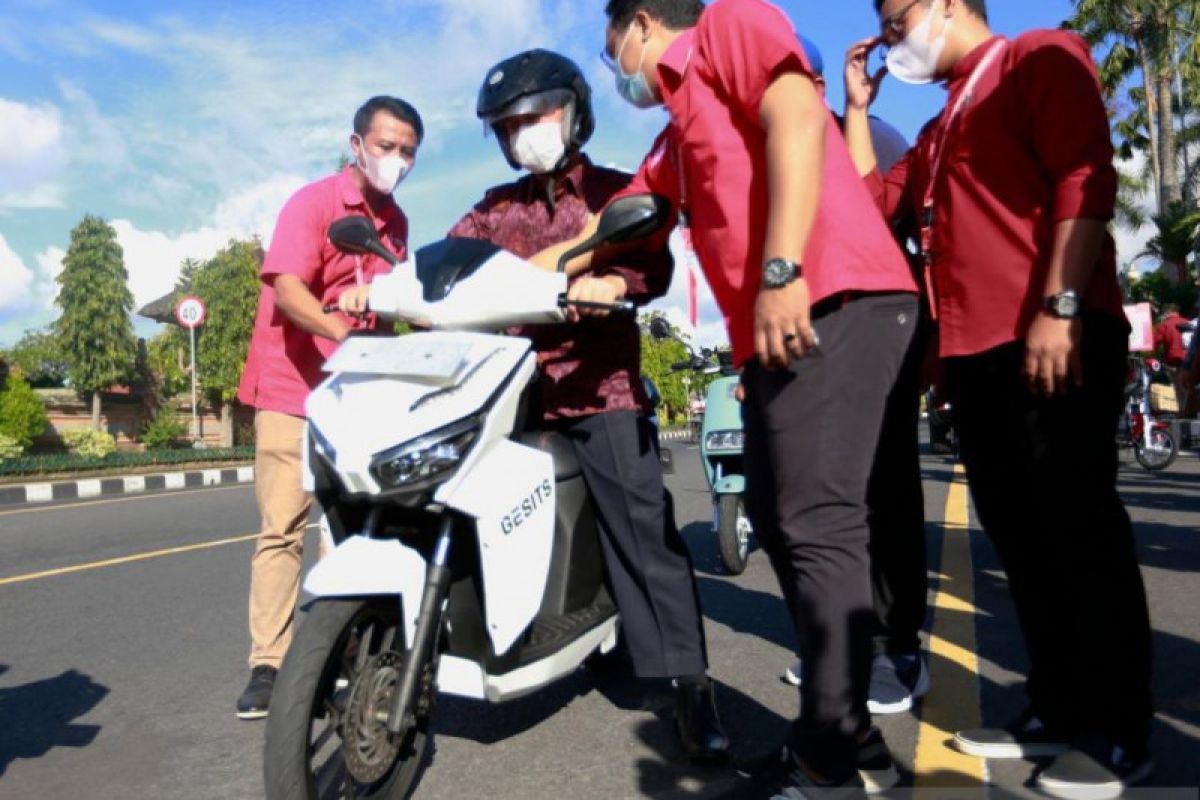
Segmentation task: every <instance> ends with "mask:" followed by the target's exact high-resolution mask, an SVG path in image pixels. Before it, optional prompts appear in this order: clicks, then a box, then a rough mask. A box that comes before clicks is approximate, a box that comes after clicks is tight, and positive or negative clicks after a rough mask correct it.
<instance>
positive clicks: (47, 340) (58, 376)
mask: <svg viewBox="0 0 1200 800" xmlns="http://www.w3.org/2000/svg"><path fill="white" fill-rule="evenodd" d="M4 357H5V359H6V360H7V361H8V363H9V364H11V365H13V366H15V367H18V368H19V369H20V370H21V372H22V373H23V374H24V376H25V379H26V380H28V381H29V385H30V386H33V387H36V388H51V387H59V386H65V385H66V381H67V362H66V361H65V360H64V359H63V354H62V348H61V347H59V343H58V338H57V336H55V334H54V331H53V329H50V328H47V329H43V330H36V331H25V334H24V335H23V336H22V337H21V338H20V340H19V341H18V342H17V343H16V344H14V345H13V346H12V347H10V348H9V349H8V350H6V351H5V352H4Z"/></svg>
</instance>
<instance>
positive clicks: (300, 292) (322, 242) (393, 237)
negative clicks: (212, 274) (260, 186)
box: [237, 96, 424, 719]
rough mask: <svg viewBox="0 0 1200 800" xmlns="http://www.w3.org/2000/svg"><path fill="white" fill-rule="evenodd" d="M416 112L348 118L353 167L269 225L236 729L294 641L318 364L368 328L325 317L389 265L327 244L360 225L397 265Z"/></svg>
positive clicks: (251, 377)
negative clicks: (371, 230)
mask: <svg viewBox="0 0 1200 800" xmlns="http://www.w3.org/2000/svg"><path fill="white" fill-rule="evenodd" d="M423 132H424V130H423V126H422V123H421V117H420V116H419V115H418V114H417V111H416V109H414V108H413V107H412V106H411V105H409V104H408V103H406V102H405V101H403V100H400V99H398V98H394V97H385V96H380V97H373V98H371V99H370V100H368V101H367V102H366V103H365V104H364V105H363V106H362V107H361V108H360V109H359V110H358V112H357V113H356V114H355V115H354V133H353V134H352V135H351V136H350V147H351V148H352V149H353V152H354V157H355V162H354V163H353V164H351V165H350V166H347V167H346V168H345V169H344V170H342V171H341V172H340V173H338V174H336V175H331V176H330V177H328V178H324V179H322V180H319V181H317V182H316V183H311V184H309V185H308V186H305V187H304V188H303V189H301V190H300V191H298V192H296V194H294V195H292V197H291V199H290V200H288V202H287V204H286V205H284V207H283V210H282V211H280V213H279V219H278V221H277V222H276V223H275V232H274V235H273V236H272V237H271V248H270V250H268V251H267V255H266V259H265V261H264V262H263V268H262V278H263V286H262V291H261V293H260V295H259V303H258V315H257V317H256V319H255V323H254V334H253V337H252V338H251V341H250V351H249V354H248V355H247V357H246V366H245V369H244V370H243V372H242V380H241V385H240V386H239V387H238V399H239V400H241V401H242V402H243V403H246V404H247V405H251V406H254V408H255V409H256V412H255V415H254V432H255V446H254V468H255V473H254V478H255V480H254V484H255V496H256V497H257V499H258V507H259V512H260V513H261V515H262V528H261V532H260V533H259V535H258V543H257V545H256V547H255V550H254V558H253V560H252V561H251V572H250V638H251V648H250V682H249V684H248V685H247V686H246V689H245V691H244V692H243V693H242V695H241V697H239V698H238V701H237V715H238V717H240V718H241V719H261V718H263V717H265V716H266V715H267V707H268V705H269V703H270V700H271V691H272V689H273V687H274V683H275V674H276V671H277V670H278V668H279V665H280V663H281V662H282V661H283V656H284V653H286V652H287V648H288V645H289V644H290V643H291V638H292V622H293V618H294V615H295V607H296V599H297V596H298V594H299V590H300V564H301V555H302V549H303V545H304V530H305V528H306V526H307V524H308V512H309V507H310V505H311V499H310V498H309V496H308V495H307V494H306V493H305V491H304V489H303V485H302V476H301V447H302V438H303V434H304V401H305V400H306V399H307V397H308V394H309V392H310V391H311V390H312V389H313V388H314V387H315V386H316V385H317V384H318V383H320V382H321V380H322V379H323V377H324V375H323V373H322V371H321V366H322V364H324V363H325V360H326V359H327V358H328V357H329V356H330V355H332V354H333V351H334V350H336V349H337V346H338V344H339V343H340V342H341V341H342V340H343V339H345V338H346V336H347V335H348V334H349V332H350V331H351V330H353V329H354V328H357V327H363V326H371V325H372V324H373V321H372V320H370V319H358V318H354V317H350V316H346V315H343V314H325V313H323V311H322V307H323V306H325V305H328V304H331V303H335V302H337V298H338V295H340V294H341V293H342V291H344V290H345V289H346V287H348V286H355V285H362V284H365V283H369V282H370V279H371V277H372V276H373V275H375V274H378V273H382V272H387V271H389V270H390V269H391V265H390V264H388V263H387V262H385V261H384V260H383V259H381V258H379V257H377V256H373V255H367V256H353V255H346V254H344V253H341V252H339V251H338V250H337V249H336V248H335V247H334V246H333V245H331V244H330V243H329V241H328V238H327V231H328V229H329V224H330V223H331V222H333V221H334V220H335V219H338V218H340V217H344V216H348V215H352V214H358V215H362V216H366V217H369V218H370V219H371V220H372V221H373V222H374V223H375V227H376V229H377V230H378V231H379V234H380V239H381V240H382V241H383V243H384V246H386V247H387V248H388V249H389V250H391V251H392V252H393V253H396V255H398V256H400V257H403V256H404V255H405V247H406V244H407V238H408V220H407V219H406V218H405V216H404V213H403V212H402V211H401V210H400V207H399V206H397V205H396V201H395V200H394V199H393V198H392V192H393V191H394V190H395V188H396V186H397V185H399V183H400V181H401V179H402V178H403V177H404V175H405V174H406V173H407V172H408V171H409V170H410V169H411V168H412V165H413V162H414V161H415V160H416V156H417V148H418V147H419V146H420V143H421V137H422V135H423Z"/></svg>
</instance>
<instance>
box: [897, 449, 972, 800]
mask: <svg viewBox="0 0 1200 800" xmlns="http://www.w3.org/2000/svg"><path fill="white" fill-rule="evenodd" d="M939 572H941V579H940V581H939V582H938V591H937V595H936V596H935V598H934V601H933V605H934V612H933V628H932V630H931V631H930V635H929V651H930V659H929V679H930V685H931V687H932V689H931V691H930V692H929V694H928V695H926V696H925V699H924V701H923V702H922V704H921V719H920V725H919V728H918V731H917V752H916V756H915V758H914V759H913V773H914V786H915V787H916V788H918V789H920V788H935V787H936V788H947V787H953V788H957V789H964V788H975V787H980V786H982V785H983V783H984V780H985V764H984V761H983V759H980V758H974V757H972V756H967V755H963V754H962V753H960V752H958V750H955V749H953V748H952V747H950V746H949V744H948V743H949V742H950V740H952V739H953V738H954V732H955V731H959V730H963V729H965V728H975V727H978V726H979V724H980V714H979V656H978V654H977V652H976V648H975V610H976V609H975V583H974V571H973V569H972V566H971V536H970V525H969V520H968V516H967V482H966V475H965V473H964V472H963V468H962V465H960V464H957V465H955V467H954V478H953V480H952V481H951V483H950V491H949V494H948V495H947V497H946V521H945V523H944V525H943V527H942V564H941V568H940V570H939Z"/></svg>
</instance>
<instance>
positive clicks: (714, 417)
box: [700, 376, 742, 492]
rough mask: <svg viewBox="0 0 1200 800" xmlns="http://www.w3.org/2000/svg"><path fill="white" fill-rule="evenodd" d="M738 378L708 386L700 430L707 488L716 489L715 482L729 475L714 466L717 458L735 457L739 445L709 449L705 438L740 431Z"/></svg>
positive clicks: (701, 452)
mask: <svg viewBox="0 0 1200 800" xmlns="http://www.w3.org/2000/svg"><path fill="white" fill-rule="evenodd" d="M737 385H738V378H737V377H736V376H730V377H723V378H717V379H716V380H715V381H713V382H712V383H711V384H709V387H708V393H707V395H706V396H705V401H704V419H703V422H702V423H701V433H700V460H701V461H702V462H703V463H704V475H705V477H706V478H707V479H708V485H709V488H712V489H713V491H714V492H715V491H716V489H715V486H716V483H717V482H718V481H720V480H722V479H724V478H726V477H729V476H728V473H727V472H726V471H723V470H719V469H718V468H717V462H718V460H720V459H728V458H738V459H740V457H741V455H742V448H740V447H738V448H722V449H719V450H717V449H710V448H709V446H708V437H709V434H711V433H718V432H733V431H741V430H742V406H741V403H739V402H738V400H737V397H736V396H735V394H734V393H735V391H736V390H737Z"/></svg>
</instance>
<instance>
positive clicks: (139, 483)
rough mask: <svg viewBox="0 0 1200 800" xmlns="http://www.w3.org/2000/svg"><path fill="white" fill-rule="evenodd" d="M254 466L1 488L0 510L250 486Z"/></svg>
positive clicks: (85, 479)
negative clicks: (231, 485) (183, 490)
mask: <svg viewBox="0 0 1200 800" xmlns="http://www.w3.org/2000/svg"><path fill="white" fill-rule="evenodd" d="M253 482H254V467H253V466H243V467H220V468H216V469H197V470H188V471H186V472H157V473H153V474H151V475H126V476H121V477H113V478H79V479H77V480H73V481H53V482H40V483H26V484H18V485H16V486H2V487H0V508H5V507H11V506H21V505H36V504H38V503H52V502H54V501H56V500H85V499H89V498H93V497H117V496H120V495H126V494H141V493H144V492H164V491H177V490H179V489H199V488H201V487H204V486H222V485H228V484H236V483H253Z"/></svg>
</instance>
